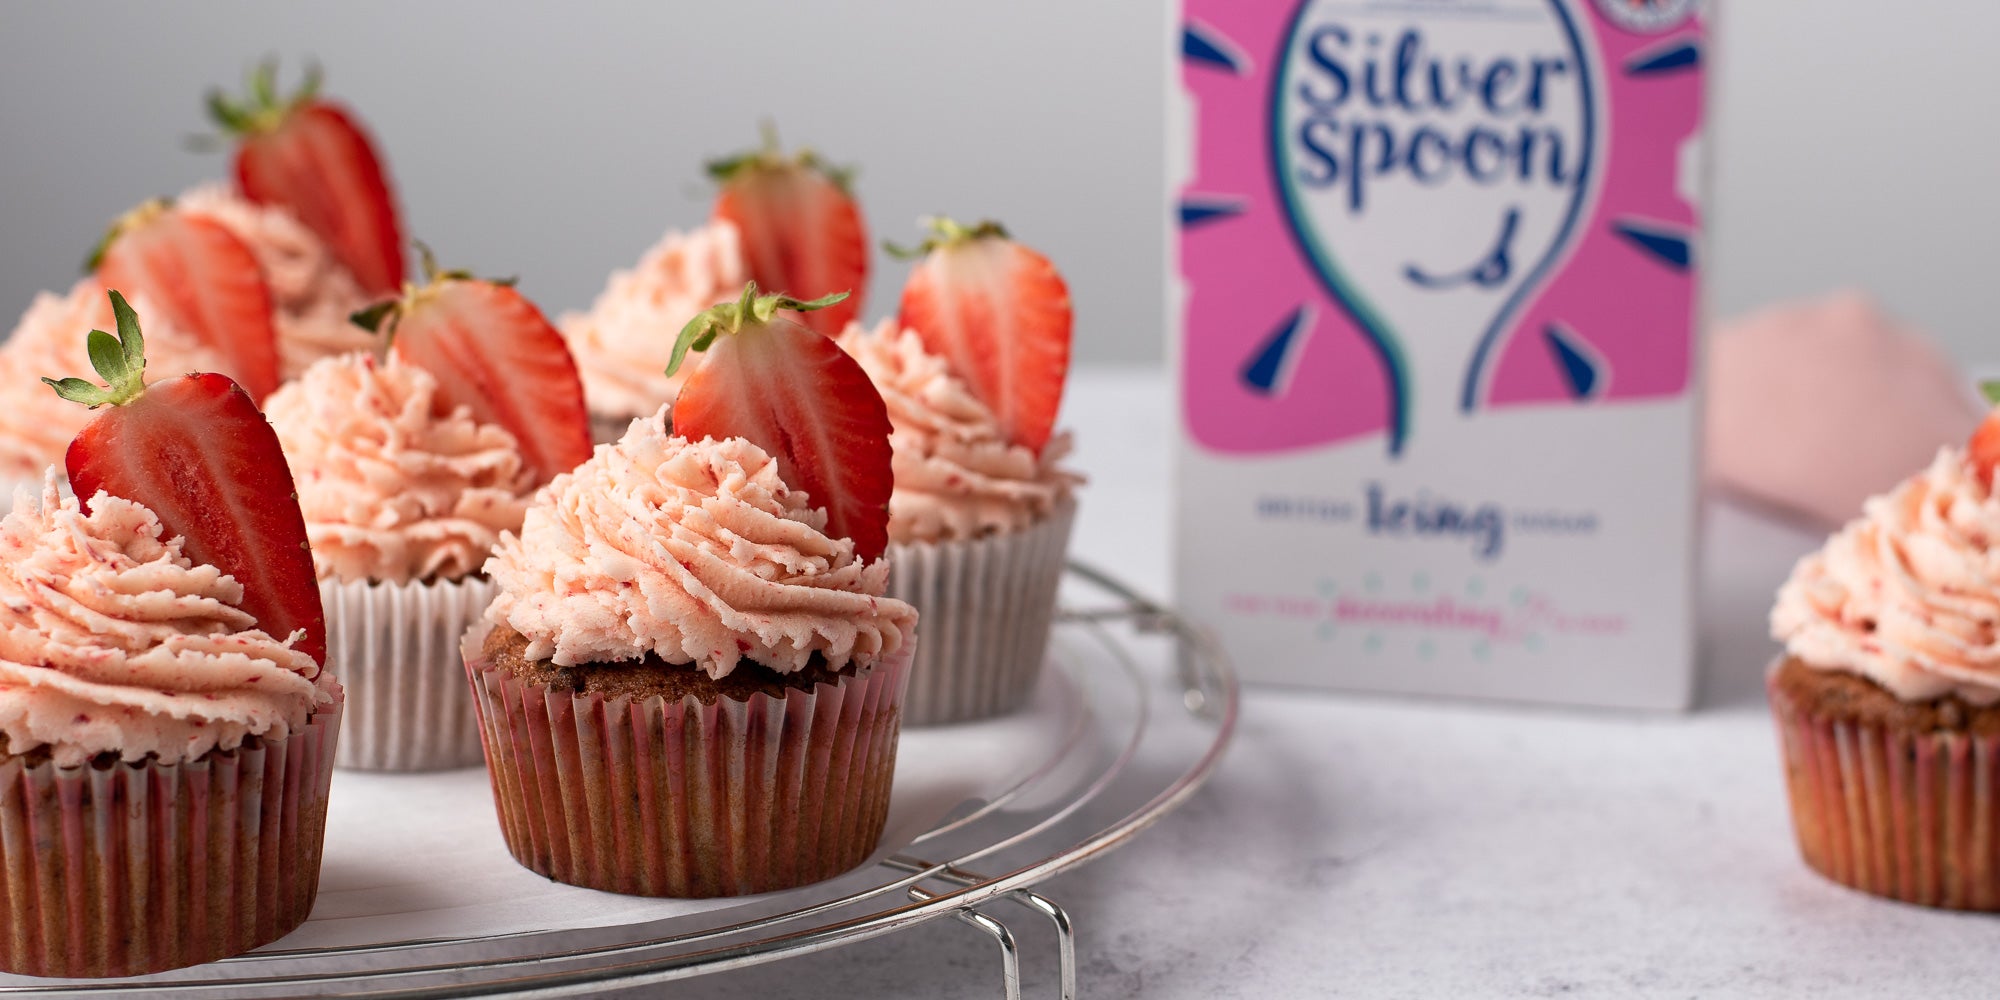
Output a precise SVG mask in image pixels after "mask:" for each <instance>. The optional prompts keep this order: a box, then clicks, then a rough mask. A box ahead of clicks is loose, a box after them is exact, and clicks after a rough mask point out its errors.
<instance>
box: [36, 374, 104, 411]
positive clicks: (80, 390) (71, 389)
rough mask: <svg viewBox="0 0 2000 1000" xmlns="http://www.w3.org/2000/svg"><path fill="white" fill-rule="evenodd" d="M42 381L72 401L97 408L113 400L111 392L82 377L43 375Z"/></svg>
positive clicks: (59, 394) (57, 393)
mask: <svg viewBox="0 0 2000 1000" xmlns="http://www.w3.org/2000/svg"><path fill="white" fill-rule="evenodd" d="M42 381H43V382H44V383H46V384H47V385H48V387H49V388H51V389H54V390H55V391H56V395H58V396H61V397H62V398H64V399H67V400H69V401H70V402H72V403H82V404H83V405H85V406H88V407H90V408H91V409H93V410H95V409H97V408H98V407H100V406H103V405H104V404H106V403H109V402H111V394H110V393H109V392H106V391H105V389H104V387H103V386H101V385H94V384H92V383H90V382H87V381H85V380H83V379H80V378H64V379H54V378H49V377H48V376H46V375H44V376H42Z"/></svg>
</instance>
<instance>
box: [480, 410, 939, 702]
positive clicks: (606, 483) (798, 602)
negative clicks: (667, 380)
mask: <svg viewBox="0 0 2000 1000" xmlns="http://www.w3.org/2000/svg"><path fill="white" fill-rule="evenodd" d="M825 525H826V514H825V512H824V511H823V510H816V509H814V508H813V506H812V504H811V502H810V499H809V498H808V497H807V496H806V495H805V494H804V493H802V492H800V491H797V490H793V489H789V488H787V487H786V486H785V484H784V482H783V481H782V480H780V479H779V478H778V464H777V462H776V461H775V460H774V459H772V458H771V456H769V455H767V454H765V452H764V451H763V450H762V449H760V448H758V447H757V446H756V445H753V444H751V443H750V442H748V441H744V440H742V439H741V438H729V439H725V440H721V441H717V440H713V439H703V440H701V441H689V440H687V439H686V438H681V437H673V436H670V435H668V434H667V432H666V429H665V419H664V411H662V412H661V413H660V414H658V415H655V416H654V417H652V418H650V419H639V420H634V421H633V422H632V425H631V427H630V428H629V429H628V430H627V431H626V432H625V436H624V437H623V438H621V439H620V440H619V441H618V442H617V443H616V444H611V445H600V446H598V448H597V451H596V453H595V454H593V455H592V456H591V458H590V460H589V461H587V462H585V463H583V464H582V465H580V466H578V467H577V468H576V469H575V471H573V472H569V473H565V474H563V475H560V476H557V477H556V479H555V481H554V482H552V483H550V484H549V486H548V487H547V488H546V489H545V490H544V491H543V492H542V493H541V494H540V495H539V496H537V497H536V500H535V503H534V505H533V506H531V507H529V508H528V516H527V518H526V520H525V521H524V522H523V524H522V526H521V533H520V535H519V536H518V537H516V536H514V535H511V534H510V535H507V536H506V537H504V538H503V539H502V540H501V542H500V548H499V550H498V551H497V552H496V553H494V556H493V558H492V560H491V561H489V562H488V563H487V564H486V572H487V573H489V574H491V575H492V577H493V579H494V580H495V581H496V582H497V583H498V584H499V587H500V594H499V596H498V597H497V598H495V600H494V602H493V604H492V606H491V607H490V608H488V609H487V612H486V613H487V617H488V618H489V619H491V620H492V621H494V622H495V623H499V624H505V625H509V626H511V627H513V628H514V629H515V630H516V631H518V632H520V633H521V634H522V635H523V636H526V637H527V638H528V640H529V645H528V650H527V654H528V655H529V656H530V657H534V658H538V659H539V658H548V659H552V660H553V661H554V662H555V663H557V664H561V665H565V666H567V665H571V664H576V663H598V662H609V661H618V660H636V659H641V658H643V657H644V656H645V655H646V654H648V653H653V654H657V655H658V656H659V657H660V659H662V660H665V661H666V662H668V663H690V664H694V665H695V666H697V667H699V668H700V669H701V670H703V671H706V672H707V673H708V674H709V676H711V677H717V678H720V677H723V676H726V675H727V674H728V673H729V672H730V671H731V670H733V669H735V667H736V665H737V664H738V663H739V662H740V661H742V660H744V659H749V660H753V661H755V662H758V663H761V664H763V665H765V666H767V667H770V668H771V669H773V670H776V671H779V672H781V673H790V672H793V671H797V670H800V669H802V668H804V667H805V666H806V664H807V663H808V661H809V660H810V659H811V658H812V656H813V655H814V654H819V655H820V656H822V657H824V659H825V662H826V663H827V665H828V666H830V667H832V668H834V669H840V668H842V667H845V666H847V665H848V664H850V663H852V664H855V665H857V666H861V667H866V666H869V665H872V664H874V663H876V662H878V661H879V660H881V659H882V658H884V657H886V656H889V655H891V654H893V653H895V652H896V651H897V650H898V649H899V648H901V647H902V646H903V644H904V643H906V642H909V641H911V633H912V630H914V629H915V627H916V623H917V612H916V609H915V608H912V607H910V606H909V605H908V604H905V603H903V602H902V601H898V600H895V599H893V598H889V597H884V596H882V594H883V591H884V589H885V587H886V586H887V584H888V579H889V564H888V563H887V562H886V561H885V560H880V559H878V560H876V561H874V562H873V563H863V562H862V561H861V560H860V559H858V558H856V557H855V554H854V543H853V542H852V541H849V540H848V539H845V538H830V537H828V536H827V534H826V532H825V530H824V529H825Z"/></svg>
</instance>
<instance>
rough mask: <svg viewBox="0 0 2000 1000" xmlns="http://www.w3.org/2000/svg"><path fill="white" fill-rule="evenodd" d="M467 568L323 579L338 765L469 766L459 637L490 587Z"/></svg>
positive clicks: (475, 724)
mask: <svg viewBox="0 0 2000 1000" xmlns="http://www.w3.org/2000/svg"><path fill="white" fill-rule="evenodd" d="M497 589H498V588H496V587H495V586H494V584H493V581H491V580H486V579H480V578H477V577H468V578H466V579H463V580H447V581H438V582H432V583H418V582H411V583H401V584H394V583H370V582H367V581H360V582H353V583H343V582H339V581H334V580H322V581H320V585H319V595H320V600H321V601H322V602H323V603H324V604H325V605H326V642H327V664H328V666H329V667H330V668H331V669H332V670H333V672H334V674H335V676H337V677H339V678H340V680H341V683H342V684H345V685H346V686H347V723H346V729H347V731H346V733H345V734H343V735H342V737H341V740H340V756H339V757H338V758H336V759H335V761H334V763H335V764H337V765H338V766H340V767H346V768H355V769H359V770H368V771H439V770H446V769H450V768H460V767H477V766H478V765H479V762H480V760H481V759H482V757H481V754H480V749H479V719H478V716H477V714H476V713H475V712H474V711H473V707H472V692H471V691H470V690H469V689H467V687H466V686H465V667H464V665H463V664H462V663H461V661H460V659H459V653H458V641H459V638H460V637H461V636H463V635H465V630H466V629H467V628H468V627H470V626H471V625H472V623H473V622H475V621H478V620H479V617H480V615H481V614H482V613H484V612H485V610H486V606H487V605H488V604H491V603H493V595H494V594H495V593H496V592H497Z"/></svg>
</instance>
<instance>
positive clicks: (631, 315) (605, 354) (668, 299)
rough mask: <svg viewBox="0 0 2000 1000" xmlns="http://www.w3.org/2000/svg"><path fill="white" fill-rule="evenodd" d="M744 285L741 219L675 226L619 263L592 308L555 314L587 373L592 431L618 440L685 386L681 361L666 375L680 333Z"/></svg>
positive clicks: (585, 386) (594, 436) (599, 438)
mask: <svg viewBox="0 0 2000 1000" xmlns="http://www.w3.org/2000/svg"><path fill="white" fill-rule="evenodd" d="M742 290H743V251H742V248H741V247H740V246H739V245H738V243H737V239H736V227H735V226H732V225H730V224H729V223H727V222H716V223H712V224H710V225H706V226H703V227H701V228H699V229H695V230H693V231H692V232H688V233H678V232H672V231H669V232H668V233H667V234H666V235H665V236H663V237H661V238H660V242H659V243H658V244H656V245H654V246H653V248H652V249H650V250H647V251H646V253H645V255H644V256H642V257H640V258H639V263H638V265H637V266H636V267H634V268H632V269H631V270H629V271H614V272H612V274H611V280H610V282H609V283H608V284H606V285H605V287H604V291H603V292H602V293H601V294H599V295H598V296H597V301H596V302H593V303H591V306H590V311H588V312H583V313H568V314H566V315H564V316H563V317H562V318H561V319H559V320H558V321H557V325H558V326H559V327H561V329H562V333H563V338H564V339H565V340H567V341H568V342H569V349H570V353H572V354H574V355H575V356H576V365H577V369H578V370H579V371H580V372H581V373H582V375H583V395H584V400H585V401H586V402H587V403H588V404H589V406H590V424H591V437H592V439H593V440H595V441H598V442H599V443H604V442H609V441H615V440H617V439H618V437H619V435H620V434H623V433H624V431H625V427H626V425H628V424H630V423H631V422H632V421H633V419H634V418H637V417H643V416H647V415H649V414H651V413H653V412H654V411H656V410H658V409H659V408H660V406H661V405H662V404H665V405H668V406H671V405H673V402H674V397H675V396H676V395H678V394H679V392H680V387H681V381H682V380H683V379H685V378H686V377H687V370H686V369H683V370H681V371H678V372H676V373H675V375H674V376H673V377H668V375H667V374H666V371H667V362H668V361H669V360H670V357H669V356H670V355H671V354H672V353H673V350H674V338H676V337H678V336H680V332H681V327H683V326H686V325H687V323H688V320H691V319H693V318H694V317H695V314H696V313H699V312H701V311H702V310H704V309H707V308H708V307H709V306H712V305H714V304H716V303H717V302H722V301H726V300H728V299H732V298H734V297H735V296H736V294H737V293H738V292H741V291H742Z"/></svg>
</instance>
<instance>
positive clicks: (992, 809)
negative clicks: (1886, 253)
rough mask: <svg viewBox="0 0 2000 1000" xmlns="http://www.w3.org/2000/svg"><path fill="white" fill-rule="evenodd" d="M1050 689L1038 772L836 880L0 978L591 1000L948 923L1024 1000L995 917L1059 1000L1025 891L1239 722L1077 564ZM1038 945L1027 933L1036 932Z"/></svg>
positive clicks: (1059, 932) (1119, 825)
mask: <svg viewBox="0 0 2000 1000" xmlns="http://www.w3.org/2000/svg"><path fill="white" fill-rule="evenodd" d="M1063 609H1064V610H1063V611H1062V613H1061V614H1060V615H1059V617H1058V624H1057V628H1056V633H1057V634H1056V637H1055V639H1054V641H1053V642H1052V652H1051V658H1050V665H1051V668H1052V670H1053V671H1054V674H1053V676H1051V677H1050V678H1048V679H1047V680H1046V681H1045V684H1055V685H1058V686H1059V689H1060V693H1061V701H1062V703H1063V708H1064V709H1065V710H1066V714H1065V716H1064V717H1065V718H1067V719H1071V720H1073V721H1072V722H1070V723H1069V724H1068V725H1067V726H1066V727H1065V729H1064V731H1063V734H1062V736H1061V737H1060V739H1059V740H1058V745H1057V746H1056V747H1054V748H1053V749H1052V750H1051V752H1050V753H1049V754H1048V756H1047V757H1046V758H1045V759H1043V760H1042V761H1041V762H1040V763H1039V764H1038V766H1036V767H1034V768H1032V769H1031V770H1030V771H1029V772H1028V773H1027V774H1025V775H1024V776H1022V777H1020V778H1019V780H1017V781H1015V782H1014V783H1012V784H1011V785H1009V786H1008V787H1005V788H1000V789H995V790H991V791H990V792H989V793H987V794H983V795H982V796H980V797H979V799H978V800H976V801H972V802H968V803H966V804H965V805H964V806H962V807H961V808H960V809H958V810H956V811H954V812H953V813H952V814H950V815H948V816H947V817H946V818H945V819H944V820H942V821H940V822H939V823H937V824H936V825H935V826H933V827H932V828H931V829H929V830H928V831H926V832H924V833H923V834H921V835H920V836H918V837H917V838H916V839H915V840H914V841H913V842H912V843H911V844H910V845H909V846H908V847H907V848H905V849H904V850H903V851H901V852H900V853H897V854H894V855H891V856H889V857H887V858H885V859H883V860H881V861H880V862H879V863H877V864H875V865H872V866H869V867H866V868H863V869H861V870H858V871H855V872H851V873H849V874H847V875H845V876H842V877H840V878H838V879H834V880H832V881H829V882H824V883H820V884H818V885H814V886H807V887H804V888H801V889H796V890H792V891H789V892H785V893H777V894H773V895H771V896H769V897H763V898H761V899H760V900H758V901H757V902H754V903H746V904H744V905H742V906H739V907H734V908H730V909H726V910H721V911H717V912H713V913H706V914H700V915H696V916H689V917H680V918H674V919H669V920H663V921H654V922H648V923H638V924H624V925H619V926H613V927H596V928H588V929H581V930H561V931H525V932H521V933H514V934H502V935H488V936H482V937H470V938H452V939H444V940H414V941H394V942H383V943H379V944H368V945H361V946H354V947H343V948H320V949H293V950H286V949H284V948H283V947H282V942H280V945H279V947H277V948H275V949H270V950H264V951H259V952H256V953H253V954H250V955H243V956H239V957H236V958H232V959H226V960H224V961H221V962H216V963H212V964H209V965H205V966H200V967H197V968H194V969H186V970H181V971H178V972H173V973H167V974H165V975H163V976H158V977H151V978H148V979H145V980H142V981H138V982H131V981H126V982H101V983H87V984H67V983H63V984H58V983H49V984H37V985H32V986H5V987H0V994H5V995H11V996H22V995H25V996H60V997H80V996H81V997H88V996H131V995H134V994H135V992H139V991H143V992H144V993H146V994H148V995H153V996H163V997H176V998H181V997H186V998H222V997H270V996H315V995H340V996H350V997H355V996H365V997H448V996H465V995H473V994H478V995H492V994H516V995H533V996H549V997H555V996H585V995H594V994H597V993H600V992H603V991H605V990H607V989H612V988H626V987H636V986H645V985H650V984H658V983H663V982H668V981H671V980H677V979H686V978H690V977H693V976H700V975H706V974H712V973H717V972H724V971H728V970H732V969H740V968H743V967H746V966H751V965H757V964H762V963H766V962H773V961H778V960H781V959H786V958H794V957H798V956H803V955H811V954H814V953H818V952H824V951H827V950H829V949H832V948H837V947H840V946H842V945H845V944H850V943H853V942H856V941H861V940H866V939H869V938H874V937H879V936H882V935H886V934H891V933H895V932H897V931H900V930H903V929H906V928H909V927H913V926H915V925H917V924H920V923H925V922H927V921H931V920H938V919H945V918H949V919H952V920H956V921H959V922H961V923H963V924H966V925H968V926H970V927H973V928H976V929H977V930H978V931H979V932H982V933H984V934H986V935H989V936H991V937H992V939H993V940H994V942H995V950H996V952H997V954H998V958H999V973H1000V975H999V985H1000V987H1001V989H1002V990H1004V995H1005V996H1007V997H1008V998H1009V1000H1015V998H1018V997H1020V996H1021V961H1022V956H1021V950H1020V947H1019V945H1018V944H1017V939H1016V937H1015V935H1014V933H1013V931H1012V930H1010V929H1009V926H1008V923H1007V921H1009V920H1016V921H1018V920H1020V919H1023V918H1027V919H1032V920H1044V921H1048V922H1050V923H1051V924H1052V925H1053V927H1054V930H1055V934H1054V935H1053V938H1054V941H1055V943H1056V951H1057V954H1056V955H1055V956H1054V959H1055V962H1056V964H1057V967H1058V970H1059V976H1060V979H1059V982H1060V989H1061V995H1062V996H1063V997H1064V998H1065V1000H1068V998H1072V997H1074V996H1075V995H1076V991H1077V959H1076V930H1075V928H1074V926H1073V925H1072V924H1071V922H1070V919H1069V916H1068V915H1067V914H1066V913H1065V912H1064V911H1063V909H1062V908H1061V907H1060V906H1058V905H1057V904H1056V903H1055V902H1054V901H1053V900H1050V899H1048V898H1047V897H1045V896H1043V895H1041V894H1039V893H1036V892H1034V891H1032V888H1031V887H1032V886H1034V885H1036V884H1037V883H1039V882H1041V881H1043V880H1045V879H1047V878H1049V877H1050V876H1052V875H1055V874H1056V873H1058V872H1062V871H1066V870H1068V869H1071V868H1074V867H1076V866H1078V865H1081V864H1083V863H1085V862H1087V861H1090V860H1092V859H1093V858H1096V857H1098V856H1099V855H1102V854H1104V853H1105V852H1106V851H1109V850H1111V849H1112V848H1115V847H1117V846H1119V845H1120V844H1123V843H1125V842H1126V841H1127V840H1129V839H1131V838H1132V837H1133V836H1135V835H1136V834H1138V833H1139V832H1140V831H1141V830H1144V829H1145V828H1146V827H1148V826H1150V825H1152V824H1153V823H1154V822H1155V821H1157V820H1159V819H1160V817H1162V816H1164V815H1166V814H1167V813H1168V812H1170V811H1172V810H1173V808H1174V807H1175V806H1177V805H1179V804H1180V803H1181V802H1183V801H1185V800H1186V799H1187V797H1188V796H1189V795H1192V794H1193V793H1194V791H1195V789H1197V788H1199V787H1200V786H1201V784H1202V782H1203V781H1204V780H1206V779H1207V778H1208V776H1209V774H1210V773H1211V772H1212V771H1213V770H1214V769H1215V766H1216V764H1217V763H1218V761H1219V760H1220V758H1221V755H1222V752H1223V750H1224V748H1225V747H1226V746H1227V745H1228V743H1229V739H1230V736H1231V735H1232V733H1233V732H1234V730H1235V726H1236V712H1237V689H1236V679H1235V675H1234V673H1233V672H1232V670H1231V669H1230V667H1229V665H1228V662H1227V660H1226V659H1225V658H1224V656H1223V655H1222V654H1221V652H1220V650H1218V649H1217V648H1216V646H1215V645H1214V643H1213V642H1212V641H1211V640H1210V639H1209V638H1208V637H1207V636H1206V635H1205V634H1203V633H1202V632H1200V631H1199V630H1198V629H1196V628H1194V627H1193V626H1191V625H1190V624H1189V623H1188V622H1187V621H1186V620H1185V619H1183V618H1181V617H1180V616H1179V615H1178V614H1176V613H1175V612H1173V611H1172V610H1171V609H1169V608H1166V607H1164V606H1162V605H1160V604H1156V603H1154V602H1153V601H1151V600H1148V599H1147V598H1145V597H1143V596H1141V595H1140V594H1138V593H1137V592H1135V591H1133V590H1132V589H1131V588H1130V587H1128V586H1126V585H1125V584H1123V583H1121V582H1119V581H1118V580H1116V579H1114V578H1113V577H1111V576H1109V575H1107V574H1105V573H1103V572H1101V571H1099V570H1096V569H1094V568H1092V567H1090V566H1087V565H1083V564H1079V563H1071V564H1070V566H1069V569H1068V575H1067V577H1066V578H1065V581H1064V591H1063ZM1039 938H1040V936H1039V935H1038V939H1039Z"/></svg>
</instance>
